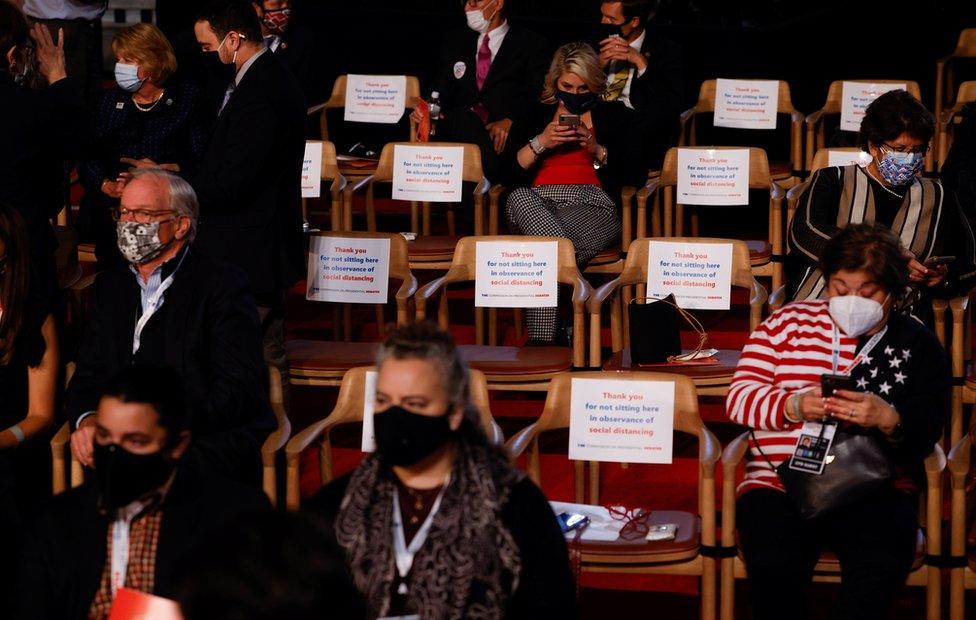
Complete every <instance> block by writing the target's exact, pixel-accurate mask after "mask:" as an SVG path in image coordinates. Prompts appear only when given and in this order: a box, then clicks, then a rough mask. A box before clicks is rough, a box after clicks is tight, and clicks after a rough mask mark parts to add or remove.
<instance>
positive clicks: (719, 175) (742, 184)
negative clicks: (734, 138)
mask: <svg viewBox="0 0 976 620" xmlns="http://www.w3.org/2000/svg"><path fill="white" fill-rule="evenodd" d="M678 202H679V203H681V204H686V205H747V204H749V149H728V150H724V149H723V150H719V149H683V148H682V149H678Z"/></svg>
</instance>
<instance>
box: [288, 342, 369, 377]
mask: <svg viewBox="0 0 976 620" xmlns="http://www.w3.org/2000/svg"><path fill="white" fill-rule="evenodd" d="M378 347H379V343H378V342H329V341H325V340H288V341H286V342H285V351H286V352H287V353H288V368H289V370H290V372H291V373H292V374H299V375H301V374H304V373H308V372H312V373H322V372H327V373H337V372H345V371H347V370H349V369H350V368H355V367H356V366H369V365H371V364H373V363H374V362H375V361H376V349H377V348H378Z"/></svg>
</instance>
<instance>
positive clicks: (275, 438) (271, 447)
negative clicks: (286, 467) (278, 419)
mask: <svg viewBox="0 0 976 620" xmlns="http://www.w3.org/2000/svg"><path fill="white" fill-rule="evenodd" d="M289 437H291V422H290V421H289V420H288V418H285V423H284V424H283V425H282V426H281V428H276V429H275V430H273V431H272V432H271V434H270V435H268V438H267V439H265V440H264V445H262V446H261V459H262V460H263V461H264V463H265V464H269V460H268V459H269V458H270V463H274V456H275V454H277V453H278V451H279V450H281V449H282V448H284V447H285V445H286V444H287V443H288V438H289Z"/></svg>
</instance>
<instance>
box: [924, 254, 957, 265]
mask: <svg viewBox="0 0 976 620" xmlns="http://www.w3.org/2000/svg"><path fill="white" fill-rule="evenodd" d="M955 260H956V257H955V256H929V257H928V258H926V259H925V262H924V263H922V264H923V265H925V266H926V267H937V266H938V265H948V264H949V263H951V262H954V261H955Z"/></svg>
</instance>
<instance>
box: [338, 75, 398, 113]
mask: <svg viewBox="0 0 976 620" xmlns="http://www.w3.org/2000/svg"><path fill="white" fill-rule="evenodd" d="M406 101H407V78H406V76H403V75H347V76H346V108H345V114H344V116H343V120H346V121H356V122H359V123H387V124H389V123H398V122H400V119H401V118H402V117H403V111H404V110H405V109H406Z"/></svg>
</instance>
